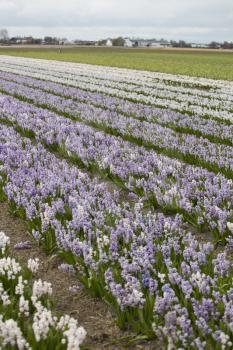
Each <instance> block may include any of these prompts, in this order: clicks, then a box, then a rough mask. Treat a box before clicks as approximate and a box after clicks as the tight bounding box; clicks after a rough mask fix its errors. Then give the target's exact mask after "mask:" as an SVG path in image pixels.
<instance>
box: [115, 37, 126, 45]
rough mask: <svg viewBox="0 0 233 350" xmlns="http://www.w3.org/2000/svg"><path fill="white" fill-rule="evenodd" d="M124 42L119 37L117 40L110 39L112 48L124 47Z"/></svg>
mask: <svg viewBox="0 0 233 350" xmlns="http://www.w3.org/2000/svg"><path fill="white" fill-rule="evenodd" d="M124 44H125V40H124V39H123V38H122V37H121V36H119V37H118V38H115V39H112V45H113V46H124Z"/></svg>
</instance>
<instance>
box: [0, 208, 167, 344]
mask: <svg viewBox="0 0 233 350" xmlns="http://www.w3.org/2000/svg"><path fill="white" fill-rule="evenodd" d="M0 231H3V232H5V233H6V234H7V235H8V236H9V237H10V240H11V247H12V251H13V254H14V256H16V257H17V258H18V259H19V260H20V262H22V263H26V262H27V260H28V259H29V258H36V257H38V258H39V260H40V269H39V272H38V274H37V276H36V277H37V278H41V279H42V280H46V281H48V282H51V283H52V285H53V294H54V299H55V310H56V311H58V312H62V313H66V314H69V315H71V316H72V317H75V318H77V319H78V321H79V323H80V325H82V326H84V327H85V329H86V331H87V334H88V335H87V339H86V342H85V344H84V349H85V350H121V349H129V350H141V349H144V350H160V349H161V346H159V345H158V343H157V342H156V341H153V342H137V343H135V342H134V343H132V344H131V345H129V341H128V339H129V338H128V337H132V334H130V333H129V332H123V331H120V330H119V328H118V327H117V325H116V324H115V320H114V316H113V315H112V314H111V312H110V310H109V308H108V307H107V306H106V305H105V304H104V303H103V302H101V301H100V300H98V299H95V298H93V297H91V296H90V295H89V294H88V293H87V291H86V290H84V289H83V287H82V286H81V285H79V284H78V282H77V279H75V277H73V276H70V275H69V274H67V273H64V272H62V271H61V270H59V269H58V266H59V265H60V264H61V261H59V260H58V259H57V258H51V256H48V255H46V254H45V253H44V252H43V251H42V249H41V248H40V247H38V245H37V244H36V242H35V241H33V240H32V239H31V237H30V235H29V234H28V233H27V228H26V223H25V222H24V220H21V219H19V218H16V217H13V216H12V215H11V214H10V213H9V211H8V205H7V204H6V203H0ZM26 240H29V241H30V242H31V244H32V247H31V248H30V249H27V250H15V249H14V245H15V244H16V243H19V242H21V241H26ZM73 285H77V286H78V291H77V293H75V294H74V293H71V292H70V291H69V287H70V286H73Z"/></svg>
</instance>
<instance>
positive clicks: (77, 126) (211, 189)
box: [0, 95, 233, 239]
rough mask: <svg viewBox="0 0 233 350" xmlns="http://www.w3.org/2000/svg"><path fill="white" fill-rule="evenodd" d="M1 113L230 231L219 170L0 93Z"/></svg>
mask: <svg viewBox="0 0 233 350" xmlns="http://www.w3.org/2000/svg"><path fill="white" fill-rule="evenodd" d="M0 112H1V118H5V119H6V120H7V121H10V122H12V123H13V125H14V126H15V127H20V128H21V129H22V130H23V131H24V132H27V131H29V132H31V133H32V135H34V136H35V137H36V139H37V140H40V141H43V142H44V143H45V144H47V145H48V146H56V150H58V151H60V152H61V153H62V154H63V155H64V154H65V155H67V156H68V157H70V159H73V160H76V161H77V163H78V161H79V164H83V165H84V167H86V168H87V169H89V170H92V171H97V170H99V172H100V173H104V175H107V176H109V177H110V179H112V180H115V182H116V183H117V184H118V183H119V180H120V181H121V184H122V185H124V187H125V188H126V189H127V190H129V191H132V192H134V193H136V194H138V195H140V196H144V197H143V199H144V200H150V201H152V203H153V204H154V205H156V206H158V207H160V208H162V209H164V210H166V211H168V210H170V211H173V212H183V213H184V214H185V217H186V219H187V220H188V221H189V222H190V223H192V224H193V225H195V226H199V227H202V228H204V227H206V228H208V229H209V230H211V231H212V233H213V234H215V236H216V237H218V239H219V238H220V237H221V236H223V235H226V234H228V233H229V232H230V230H229V225H231V221H232V220H231V218H232V213H233V207H232V197H233V182H232V180H229V179H226V178H225V177H224V176H223V175H220V174H217V175H215V174H214V173H211V172H209V171H207V170H205V169H203V168H200V167H196V166H191V165H187V164H185V163H182V162H180V161H178V160H175V159H170V158H168V157H165V156H162V155H158V154H156V153H155V152H153V151H148V150H146V149H145V148H143V147H139V146H134V145H133V144H131V143H129V142H126V141H123V140H122V139H121V138H119V137H115V136H111V135H106V134H104V133H103V132H100V131H97V130H95V129H93V128H91V127H89V126H86V125H84V124H81V123H78V122H73V121H71V120H69V119H67V118H65V117H62V116H57V115H56V114H54V113H52V112H48V111H46V110H44V109H39V108H37V107H34V106H32V105H29V104H27V103H24V102H21V101H18V100H17V99H15V98H13V97H10V96H3V95H2V96H1V97H0Z"/></svg>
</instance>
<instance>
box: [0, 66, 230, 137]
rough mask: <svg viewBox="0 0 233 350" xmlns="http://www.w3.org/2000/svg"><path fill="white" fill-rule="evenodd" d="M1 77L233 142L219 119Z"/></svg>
mask: <svg viewBox="0 0 233 350" xmlns="http://www.w3.org/2000/svg"><path fill="white" fill-rule="evenodd" d="M0 78H1V79H2V80H3V79H4V80H9V81H13V82H17V83H18V84H20V85H22V84H23V85H26V86H30V87H32V88H34V89H41V90H42V91H45V92H49V93H51V94H54V95H59V96H62V97H66V98H72V99H73V100H77V101H80V102H84V103H89V104H90V103H91V104H93V105H94V106H96V107H104V108H105V109H108V110H110V111H118V112H119V113H122V114H126V115H129V116H135V117H136V118H138V119H141V120H143V119H144V120H146V121H148V122H154V123H159V124H162V125H164V126H168V127H169V126H170V127H172V128H177V127H180V128H185V129H189V130H193V131H198V132H200V134H202V135H207V136H215V137H217V138H219V139H223V140H227V141H229V142H231V143H232V142H233V136H232V135H233V125H225V124H222V123H221V121H218V120H214V119H208V118H207V119H206V118H203V117H201V116H198V115H195V116H193V115H188V114H181V113H178V112H175V111H172V110H169V109H164V108H156V107H153V106H149V105H145V104H142V103H133V102H131V101H128V100H122V99H121V98H118V97H115V96H110V95H109V96H107V95H105V94H101V93H99V92H92V91H86V90H82V89H79V88H75V87H71V86H66V85H61V84H58V83H54V82H51V81H46V82H45V81H43V80H38V79H34V78H31V77H26V76H22V75H17V74H13V73H8V72H0ZM202 93H203V92H202ZM208 94H209V93H208Z"/></svg>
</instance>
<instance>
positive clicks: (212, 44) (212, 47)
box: [208, 41, 219, 49]
mask: <svg viewBox="0 0 233 350" xmlns="http://www.w3.org/2000/svg"><path fill="white" fill-rule="evenodd" d="M208 46H209V48H210V49H218V48H219V43H217V41H211V43H209V45H208Z"/></svg>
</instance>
